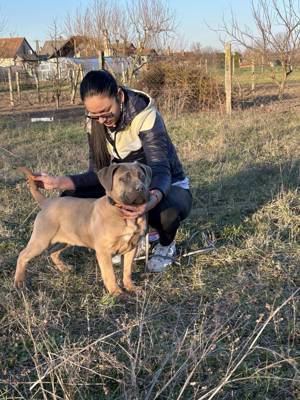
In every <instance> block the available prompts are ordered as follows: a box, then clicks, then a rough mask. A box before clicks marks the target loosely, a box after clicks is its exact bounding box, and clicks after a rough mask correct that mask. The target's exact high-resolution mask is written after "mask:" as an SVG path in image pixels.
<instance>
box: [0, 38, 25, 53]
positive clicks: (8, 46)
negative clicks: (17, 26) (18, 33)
mask: <svg viewBox="0 0 300 400" xmlns="http://www.w3.org/2000/svg"><path fill="white" fill-rule="evenodd" d="M24 40H26V39H25V38H23V37H17V38H0V57H1V58H15V57H16V55H17V52H18V50H19V48H20V46H21V45H22V43H23V42H24Z"/></svg>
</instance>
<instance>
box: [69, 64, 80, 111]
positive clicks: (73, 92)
mask: <svg viewBox="0 0 300 400" xmlns="http://www.w3.org/2000/svg"><path fill="white" fill-rule="evenodd" d="M73 73H74V70H73ZM74 75H75V78H74V80H73V82H72V93H71V104H74V103H75V96H76V91H77V86H78V81H79V75H80V66H78V68H77V71H76V74H74Z"/></svg>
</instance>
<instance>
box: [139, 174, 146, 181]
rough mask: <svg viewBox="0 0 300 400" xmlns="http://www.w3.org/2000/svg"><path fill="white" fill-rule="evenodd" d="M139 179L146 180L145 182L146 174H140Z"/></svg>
mask: <svg viewBox="0 0 300 400" xmlns="http://www.w3.org/2000/svg"><path fill="white" fill-rule="evenodd" d="M138 178H139V179H140V180H141V181H144V180H145V174H143V173H142V172H138Z"/></svg>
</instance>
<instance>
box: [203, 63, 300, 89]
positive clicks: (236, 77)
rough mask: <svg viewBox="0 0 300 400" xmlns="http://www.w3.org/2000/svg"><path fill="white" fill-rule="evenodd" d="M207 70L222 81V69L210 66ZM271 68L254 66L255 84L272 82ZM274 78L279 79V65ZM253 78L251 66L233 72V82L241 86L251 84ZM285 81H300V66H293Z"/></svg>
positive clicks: (291, 82) (223, 72)
mask: <svg viewBox="0 0 300 400" xmlns="http://www.w3.org/2000/svg"><path fill="white" fill-rule="evenodd" d="M209 72H210V73H211V74H212V76H214V77H215V78H216V79H217V80H218V81H220V82H224V74H225V71H224V69H220V68H212V69H210V70H209ZM272 76H273V69H272V68H270V67H264V69H263V71H262V69H261V67H258V66H255V69H254V81H255V84H258V85H266V84H272V83H274V81H273V78H272ZM275 78H276V80H277V81H280V79H281V69H280V67H276V68H275ZM252 79H253V75H252V68H251V67H243V68H235V70H234V74H233V84H234V85H237V84H240V85H241V86H251V83H252ZM287 83H288V84H289V83H290V84H293V83H300V68H299V67H295V68H294V70H293V72H292V73H291V74H290V75H289V76H288V78H287Z"/></svg>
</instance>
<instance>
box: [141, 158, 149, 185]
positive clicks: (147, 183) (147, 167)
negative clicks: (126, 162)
mask: <svg viewBox="0 0 300 400" xmlns="http://www.w3.org/2000/svg"><path fill="white" fill-rule="evenodd" d="M139 164H140V167H141V169H142V170H143V172H144V174H145V175H146V182H145V184H146V186H147V187H149V186H150V183H151V179H152V169H151V168H150V167H149V166H148V165H145V164H142V163H139Z"/></svg>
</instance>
